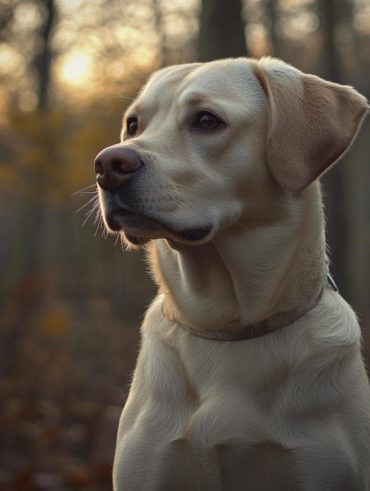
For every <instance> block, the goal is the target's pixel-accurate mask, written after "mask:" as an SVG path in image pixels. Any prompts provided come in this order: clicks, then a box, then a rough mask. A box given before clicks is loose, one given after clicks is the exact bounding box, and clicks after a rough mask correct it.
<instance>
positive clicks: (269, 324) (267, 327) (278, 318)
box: [176, 272, 338, 341]
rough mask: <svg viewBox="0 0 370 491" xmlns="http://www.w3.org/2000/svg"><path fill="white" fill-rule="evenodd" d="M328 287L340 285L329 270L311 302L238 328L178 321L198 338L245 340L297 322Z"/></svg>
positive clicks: (334, 287)
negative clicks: (201, 326) (205, 326)
mask: <svg viewBox="0 0 370 491" xmlns="http://www.w3.org/2000/svg"><path fill="white" fill-rule="evenodd" d="M328 289H329V290H332V291H335V292H337V291H338V287H337V285H336V284H335V281H334V279H333V277H332V275H331V274H330V273H329V272H328V273H327V274H326V283H325V285H324V286H323V287H322V288H321V290H320V292H319V294H318V295H317V296H316V297H314V298H313V299H312V300H311V301H310V302H308V303H306V304H305V305H304V306H303V307H296V308H294V309H291V310H289V311H287V312H279V313H277V314H274V315H273V316H271V317H269V318H268V319H266V320H264V321H261V322H256V323H254V324H248V325H246V326H242V327H241V328H239V329H238V330H217V331H210V330H204V329H202V330H200V329H197V328H195V327H193V326H189V325H185V324H183V323H181V322H178V321H176V322H177V324H178V325H179V326H180V327H181V328H182V329H184V331H187V332H188V333H189V334H192V335H194V336H197V337H198V338H203V339H209V340H212V341H243V340H246V339H253V338H258V337H261V336H265V335H266V334H270V333H272V332H275V331H277V330H279V329H282V328H283V327H286V326H288V325H290V324H292V323H293V322H296V321H297V320H298V319H300V318H301V317H303V316H304V315H306V314H307V313H308V312H309V311H310V310H312V309H313V308H314V307H316V305H317V304H318V303H319V302H320V300H321V297H322V295H323V293H324V291H325V290H328Z"/></svg>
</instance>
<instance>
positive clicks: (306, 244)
mask: <svg viewBox="0 0 370 491" xmlns="http://www.w3.org/2000/svg"><path fill="white" fill-rule="evenodd" d="M367 110H368V104H367V101H366V99H365V98H364V97H363V96H362V95H360V94H359V93H358V92H356V91H355V90H354V89H353V88H351V87H348V86H342V85H338V84H335V83H331V82H328V81H324V80H323V79H321V78H319V77H316V76H314V75H309V74H304V73H302V72H301V71H299V70H297V69H296V68H293V67H292V66H290V65H288V64H286V63H284V62H283V61H280V60H278V59H274V58H264V59H261V60H254V59H248V58H237V59H225V60H219V61H213V62H208V63H204V64H202V63H192V64H183V65H177V66H171V67H167V68H164V69H161V70H159V71H157V72H155V73H154V74H153V75H152V77H151V78H150V79H149V81H148V83H147V84H146V86H145V87H144V88H143V90H142V91H141V92H140V94H139V96H138V97H137V99H136V100H135V101H134V102H133V103H132V104H131V106H130V107H129V108H128V109H127V111H126V114H125V117H124V121H123V130H122V135H121V142H120V143H118V144H117V145H113V146H111V147H108V148H106V149H104V150H102V151H101V152H100V153H99V154H98V156H97V158H96V160H95V172H96V175H97V187H98V194H99V200H100V207H101V212H102V215H103V219H104V222H105V225H106V227H107V229H108V230H109V231H111V232H112V233H116V234H120V235H121V237H122V238H123V240H124V241H125V243H126V244H127V245H128V246H129V247H134V248H135V247H145V248H146V249H147V251H148V258H149V264H150V269H151V271H152V274H153V277H154V280H155V281H156V283H157V284H158V287H159V292H158V295H157V297H156V298H155V299H154V301H153V302H152V304H151V305H150V307H149V309H148V310H147V312H146V315H145V319H144V322H143V325H142V328H141V335H142V340H141V349H140V353H139V355H138V360H137V366H136V369H135V373H134V376H133V381H132V385H131V389H130V393H129V396H128V399H127V402H126V404H125V407H124V409H123V412H122V416H121V420H120V423H119V429H118V436H117V446H116V451H115V458H114V466H113V485H114V489H115V490H116V491H124V490H127V491H142V490H144V491H146V490H150V491H190V490H191V491H192V490H202V491H217V490H225V491H241V490H247V491H257V490H258V491H300V490H302V491H364V490H368V489H369V464H370V394H369V384H368V379H367V375H366V372H365V368H364V364H363V361H362V355H361V332H360V328H359V325H358V322H357V319H356V316H355V314H354V312H353V311H352V309H351V307H350V306H349V305H348V304H347V303H346V302H345V300H343V298H342V297H341V296H340V294H339V293H338V291H336V288H335V287H334V284H333V281H332V280H330V277H328V265H327V262H328V260H327V254H326V247H325V232H324V218H323V205H322V200H321V194H320V185H319V182H318V178H319V177H320V176H321V175H322V174H323V173H325V172H326V171H327V170H328V169H329V168H330V167H331V166H332V165H333V164H334V163H335V162H336V161H337V160H338V159H339V158H340V157H341V156H342V155H343V154H344V153H345V152H346V150H347V149H348V148H349V147H350V145H351V143H352V141H353V140H354V138H355V136H356V134H357V132H358V130H359V128H360V126H361V123H362V121H363V119H364V117H365V115H366V113H367ZM328 278H329V279H328Z"/></svg>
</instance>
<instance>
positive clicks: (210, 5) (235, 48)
mask: <svg viewBox="0 0 370 491" xmlns="http://www.w3.org/2000/svg"><path fill="white" fill-rule="evenodd" d="M246 55H247V46H246V40H245V33H244V21H243V18H242V2H241V0H230V1H229V2H225V1H224V0H202V3H201V10H200V21H199V35H198V59H199V61H210V60H216V59H218V58H228V57H234V56H246Z"/></svg>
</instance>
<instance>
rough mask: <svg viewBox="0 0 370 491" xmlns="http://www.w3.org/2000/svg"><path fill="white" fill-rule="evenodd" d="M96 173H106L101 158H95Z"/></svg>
mask: <svg viewBox="0 0 370 491" xmlns="http://www.w3.org/2000/svg"><path fill="white" fill-rule="evenodd" d="M95 174H100V175H103V174H104V168H103V164H102V163H101V161H100V160H99V159H96V160H95Z"/></svg>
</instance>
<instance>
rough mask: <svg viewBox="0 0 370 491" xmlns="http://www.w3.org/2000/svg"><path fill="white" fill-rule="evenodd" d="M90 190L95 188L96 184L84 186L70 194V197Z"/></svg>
mask: <svg viewBox="0 0 370 491" xmlns="http://www.w3.org/2000/svg"><path fill="white" fill-rule="evenodd" d="M91 188H96V184H90V186H86V187H85V188H82V189H79V190H78V191H75V192H74V193H72V194H71V196H76V195H78V194H81V193H83V192H85V191H86V190H87V189H91Z"/></svg>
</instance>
